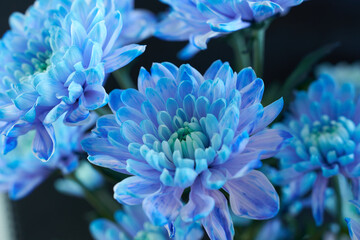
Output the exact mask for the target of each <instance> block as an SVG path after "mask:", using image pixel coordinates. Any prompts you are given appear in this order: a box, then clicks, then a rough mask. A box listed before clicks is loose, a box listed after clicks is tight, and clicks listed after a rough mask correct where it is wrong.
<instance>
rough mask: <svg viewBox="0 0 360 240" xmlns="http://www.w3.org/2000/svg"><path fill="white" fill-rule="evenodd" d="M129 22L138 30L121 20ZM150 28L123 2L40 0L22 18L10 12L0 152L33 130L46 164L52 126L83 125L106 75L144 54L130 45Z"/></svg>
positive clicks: (145, 16)
mask: <svg viewBox="0 0 360 240" xmlns="http://www.w3.org/2000/svg"><path fill="white" fill-rule="evenodd" d="M122 13H123V14H122ZM134 19H139V21H136V22H137V24H132V23H131V22H127V21H134ZM153 23H154V20H153V17H152V15H151V14H150V13H149V12H146V11H136V12H135V11H134V12H133V1H128V0H124V1H114V0H104V1H101V0H100V1H85V0H75V1H67V0H51V1H45V0H39V1H36V2H35V3H34V5H33V6H31V7H30V8H29V9H28V10H27V12H26V14H25V15H23V14H21V13H14V14H12V15H11V17H10V26H11V30H9V31H8V32H7V33H6V34H5V35H4V37H3V38H2V40H1V43H0V50H1V52H2V53H1V55H0V57H1V59H0V60H1V61H2V62H3V63H4V64H3V65H2V66H1V67H0V77H1V85H0V86H1V89H2V91H1V94H2V101H1V103H0V121H2V122H3V124H2V129H1V130H2V132H3V134H5V135H6V136H7V140H6V144H7V145H8V146H7V147H6V151H9V150H12V149H13V148H14V147H15V146H16V138H17V137H18V136H20V135H22V134H25V133H26V132H28V131H29V130H32V129H35V130H36V132H37V133H36V136H35V138H38V139H39V140H40V141H37V142H36V143H37V144H34V146H33V148H34V153H35V155H36V156H37V157H38V158H40V159H42V160H47V159H49V158H50V157H51V156H52V154H53V153H54V144H52V143H53V142H55V139H54V137H53V134H52V132H53V127H52V123H53V122H54V121H56V119H58V118H59V117H60V116H61V115H63V114H64V113H66V116H65V118H64V121H65V122H66V123H68V124H81V123H82V122H83V121H85V120H86V119H87V118H88V116H89V111H90V110H95V109H97V108H99V107H102V106H103V105H105V104H106V103H107V100H108V96H107V93H106V91H105V89H104V88H103V86H102V85H103V82H104V79H105V77H106V75H107V74H108V73H110V72H112V71H114V70H116V69H118V68H120V67H123V66H125V65H126V64H128V63H129V62H131V61H132V60H133V59H134V58H135V57H137V56H138V55H140V54H141V53H142V52H143V51H144V50H145V47H144V46H140V45H136V44H129V43H133V42H136V41H140V40H142V39H144V38H145V37H147V36H149V35H150V34H151V33H152V29H153V28H152V27H153ZM145 24H149V28H148V29H145ZM123 26H124V28H123ZM146 26H147V25H146ZM123 30H126V31H129V32H130V33H123V34H122V31H123ZM121 37H124V39H122V38H121ZM124 44H129V45H124Z"/></svg>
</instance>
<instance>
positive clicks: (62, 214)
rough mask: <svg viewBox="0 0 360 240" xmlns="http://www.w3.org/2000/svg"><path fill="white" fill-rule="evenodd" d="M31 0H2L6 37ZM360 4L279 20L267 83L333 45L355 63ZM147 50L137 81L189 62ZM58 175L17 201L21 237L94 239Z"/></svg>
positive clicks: (322, 1) (335, 1)
mask: <svg viewBox="0 0 360 240" xmlns="http://www.w3.org/2000/svg"><path fill="white" fill-rule="evenodd" d="M135 1H136V5H137V6H138V7H142V8H147V9H150V10H152V11H154V12H160V11H163V10H165V9H166V7H165V6H164V5H162V4H160V3H159V2H158V1H157V0H135ZM32 3H33V1H31V0H11V1H5V0H2V1H1V3H0V33H1V34H3V33H4V32H5V31H6V30H7V29H8V17H9V15H10V14H11V13H12V12H14V11H20V12H24V11H25V10H26V8H27V7H28V6H30V5H31V4H32ZM359 12H360V1H356V0H312V1H311V0H310V1H307V2H304V3H303V4H301V5H300V6H298V7H294V8H293V9H292V10H291V11H290V13H289V14H288V15H287V16H284V17H281V18H278V19H276V20H275V21H274V22H273V24H272V25H271V26H270V28H269V30H268V31H267V34H266V56H265V72H264V81H265V83H266V84H271V82H274V81H280V82H281V81H284V79H285V78H286V77H287V76H288V75H289V74H290V73H291V72H292V70H293V69H294V68H295V67H296V65H297V64H298V62H299V61H300V60H301V59H302V58H303V57H304V56H305V55H306V54H307V53H309V52H312V51H314V50H316V49H318V48H319V47H321V46H324V45H325V44H328V43H333V42H339V43H340V44H341V45H340V46H339V47H338V48H337V49H336V50H335V51H333V52H332V53H331V54H330V55H328V56H327V57H326V59H325V61H329V62H332V63H336V62H339V61H346V62H354V61H357V60H359V59H360V20H359ZM144 44H146V45H147V51H146V52H145V53H144V54H143V55H142V56H140V57H139V58H138V59H137V60H136V61H135V63H134V64H133V68H132V72H131V74H132V77H133V79H134V80H136V78H137V73H138V70H139V68H140V66H144V67H146V68H147V69H149V68H150V66H151V64H152V63H153V62H162V61H169V62H173V63H175V64H176V65H179V64H181V63H183V62H181V61H179V60H178V59H177V58H176V53H177V52H178V51H179V50H180V49H181V48H182V47H183V46H184V45H185V43H178V42H163V41H161V40H158V39H155V38H151V39H148V40H146V41H145V42H144ZM232 58H233V55H232V52H231V49H230V48H229V47H228V46H227V45H226V44H225V41H224V40H223V39H216V40H212V41H210V43H209V45H208V50H207V51H203V52H201V53H200V54H198V55H197V56H195V57H194V58H193V59H192V60H190V61H188V62H189V63H190V64H191V65H192V66H193V67H195V68H197V69H198V70H199V71H200V72H204V71H205V70H206V68H207V67H209V65H210V64H211V63H212V62H213V61H214V60H217V59H221V60H223V61H232ZM54 179H56V176H52V177H51V178H50V179H49V180H48V181H47V182H45V183H43V184H42V185H41V186H40V187H39V188H37V189H36V190H35V191H34V192H33V193H32V194H30V195H29V196H28V197H27V198H25V199H23V200H20V201H17V202H14V203H13V209H14V213H15V214H14V215H15V219H16V232H17V234H18V239H21V240H23V239H24V240H55V239H59V240H60V239H61V240H81V239H91V237H90V235H89V233H88V220H87V219H88V217H87V212H88V211H89V210H90V209H91V208H90V206H89V205H88V204H87V203H86V202H85V201H84V200H81V199H77V198H71V197H67V196H64V195H61V194H59V193H57V192H56V191H55V190H54V189H53V181H54Z"/></svg>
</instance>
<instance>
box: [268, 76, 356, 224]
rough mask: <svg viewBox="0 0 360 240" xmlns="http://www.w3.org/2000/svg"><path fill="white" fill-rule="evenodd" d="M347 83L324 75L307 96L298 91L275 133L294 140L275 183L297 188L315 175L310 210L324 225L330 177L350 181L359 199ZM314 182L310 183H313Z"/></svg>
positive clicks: (351, 90)
mask: <svg viewBox="0 0 360 240" xmlns="http://www.w3.org/2000/svg"><path fill="white" fill-rule="evenodd" d="M357 99H358V97H356V95H355V90H354V86H353V85H352V84H350V83H344V84H341V85H340V84H337V83H336V82H335V81H334V80H333V79H332V78H331V77H329V76H328V75H322V76H321V77H320V79H318V80H317V81H315V82H313V83H312V84H311V85H310V87H309V90H308V91H307V92H305V91H300V92H297V93H296V98H295V100H294V102H293V103H292V105H291V113H290V114H288V116H287V118H286V119H285V121H284V122H283V123H280V124H277V125H275V128H276V129H283V130H287V131H289V132H290V133H291V134H292V135H293V136H294V139H293V140H292V142H291V144H290V145H289V146H288V147H287V148H285V149H284V150H283V151H281V152H280V153H279V154H278V157H279V158H280V159H281V168H282V170H281V171H280V172H279V173H277V174H276V176H275V179H274V180H275V182H277V183H279V184H282V185H286V184H292V183H293V187H294V186H299V184H300V183H301V182H304V181H305V182H308V181H309V180H310V178H309V177H308V176H309V173H311V172H312V173H313V174H316V179H315V181H314V182H313V184H312V188H311V190H312V200H311V201H312V211H313V215H314V218H315V221H316V223H317V224H321V223H322V220H323V219H322V215H323V210H324V198H325V190H326V188H327V185H328V182H329V178H331V177H332V176H335V175H337V174H342V175H344V176H345V177H347V178H349V179H351V181H352V182H353V184H354V187H353V189H354V193H355V195H356V197H357V198H358V197H359V191H358V187H359V180H358V179H359V178H358V176H359V174H360V171H359V169H360V168H359V163H360V159H359V154H358V145H359V141H360V138H359V136H360V135H359V133H360V132H359V131H360V125H359V123H360V118H359V114H358V109H359V107H360V105H359V104H360V102H359V101H358V100H357ZM311 181H312V180H311Z"/></svg>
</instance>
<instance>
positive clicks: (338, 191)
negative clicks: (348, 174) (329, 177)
mask: <svg viewBox="0 0 360 240" xmlns="http://www.w3.org/2000/svg"><path fill="white" fill-rule="evenodd" d="M333 179H334V190H335V195H336V210H337V222H338V224H339V225H340V226H343V225H344V222H345V221H344V218H343V199H342V191H341V184H340V181H341V180H340V179H339V177H337V176H336V177H334V178H333Z"/></svg>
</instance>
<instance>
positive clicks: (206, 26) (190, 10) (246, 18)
mask: <svg viewBox="0 0 360 240" xmlns="http://www.w3.org/2000/svg"><path fill="white" fill-rule="evenodd" d="M160 1H162V2H164V3H166V4H168V5H169V6H170V7H171V11H170V13H169V14H168V16H166V17H165V19H164V20H163V21H162V22H161V23H160V24H159V25H158V27H157V31H156V33H155V35H156V36H157V37H159V38H161V39H165V40H169V41H186V40H189V41H190V44H189V45H188V46H187V47H186V48H185V49H184V50H183V51H182V52H181V53H180V57H181V58H189V57H191V56H192V55H193V54H195V53H196V52H197V51H199V50H203V49H206V47H207V42H208V40H209V39H210V38H214V37H218V36H220V35H224V34H227V33H231V32H234V31H237V30H240V29H243V28H246V27H249V26H250V25H251V24H252V23H254V22H261V21H263V20H265V19H267V18H269V17H272V16H274V15H276V14H279V13H285V12H286V11H287V10H288V9H289V8H290V7H292V6H296V5H298V4H300V3H302V0H268V1H256V0H220V1H219V0H160Z"/></svg>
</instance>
